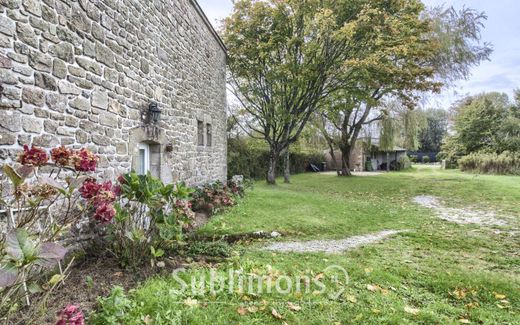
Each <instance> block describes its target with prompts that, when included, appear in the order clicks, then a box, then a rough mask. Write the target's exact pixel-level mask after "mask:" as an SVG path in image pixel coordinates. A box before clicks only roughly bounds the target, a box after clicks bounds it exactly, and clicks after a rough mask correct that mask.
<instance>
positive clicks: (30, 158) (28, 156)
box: [18, 145, 49, 166]
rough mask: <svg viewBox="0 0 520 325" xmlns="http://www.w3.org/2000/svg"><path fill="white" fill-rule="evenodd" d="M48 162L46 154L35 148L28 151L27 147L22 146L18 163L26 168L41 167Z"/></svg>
mask: <svg viewBox="0 0 520 325" xmlns="http://www.w3.org/2000/svg"><path fill="white" fill-rule="evenodd" d="M47 161H49V156H48V155H47V153H46V152H45V151H44V150H43V149H41V148H37V147H35V146H32V148H31V149H29V146H28V145H24V146H23V152H22V153H21V154H20V155H19V156H18V162H19V163H20V164H22V165H26V166H43V165H45V164H46V163H47Z"/></svg>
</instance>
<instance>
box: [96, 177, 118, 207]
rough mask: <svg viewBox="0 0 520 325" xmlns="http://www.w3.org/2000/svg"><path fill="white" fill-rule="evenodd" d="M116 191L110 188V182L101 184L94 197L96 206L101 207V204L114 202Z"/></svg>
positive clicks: (112, 187)
mask: <svg viewBox="0 0 520 325" xmlns="http://www.w3.org/2000/svg"><path fill="white" fill-rule="evenodd" d="M116 191H117V189H116V188H115V187H114V186H112V182H110V181H109V182H106V183H103V184H101V187H100V189H99V191H98V192H97V195H96V197H95V203H96V205H102V204H103V203H113V202H114V201H115V200H116V197H117V194H116Z"/></svg>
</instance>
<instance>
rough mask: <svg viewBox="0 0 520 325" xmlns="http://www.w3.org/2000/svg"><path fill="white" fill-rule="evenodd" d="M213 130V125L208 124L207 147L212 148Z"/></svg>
mask: <svg viewBox="0 0 520 325" xmlns="http://www.w3.org/2000/svg"><path fill="white" fill-rule="evenodd" d="M211 132H212V130H211V124H209V123H208V124H206V145H207V146H208V147H211V145H212V143H213V136H212V133H211Z"/></svg>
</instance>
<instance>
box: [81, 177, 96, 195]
mask: <svg viewBox="0 0 520 325" xmlns="http://www.w3.org/2000/svg"><path fill="white" fill-rule="evenodd" d="M100 189H101V184H98V183H96V180H95V179H92V178H89V179H87V180H86V181H84V182H83V185H82V186H81V187H80V189H79V192H80V193H81V197H82V198H84V199H86V200H92V199H93V198H95V197H96V196H97V194H98V192H99V190H100Z"/></svg>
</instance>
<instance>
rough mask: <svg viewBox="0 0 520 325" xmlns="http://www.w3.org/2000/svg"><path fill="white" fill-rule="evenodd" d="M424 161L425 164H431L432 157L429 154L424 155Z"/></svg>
mask: <svg viewBox="0 0 520 325" xmlns="http://www.w3.org/2000/svg"><path fill="white" fill-rule="evenodd" d="M422 162H423V163H424V164H429V163H430V157H429V156H423V157H422Z"/></svg>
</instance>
